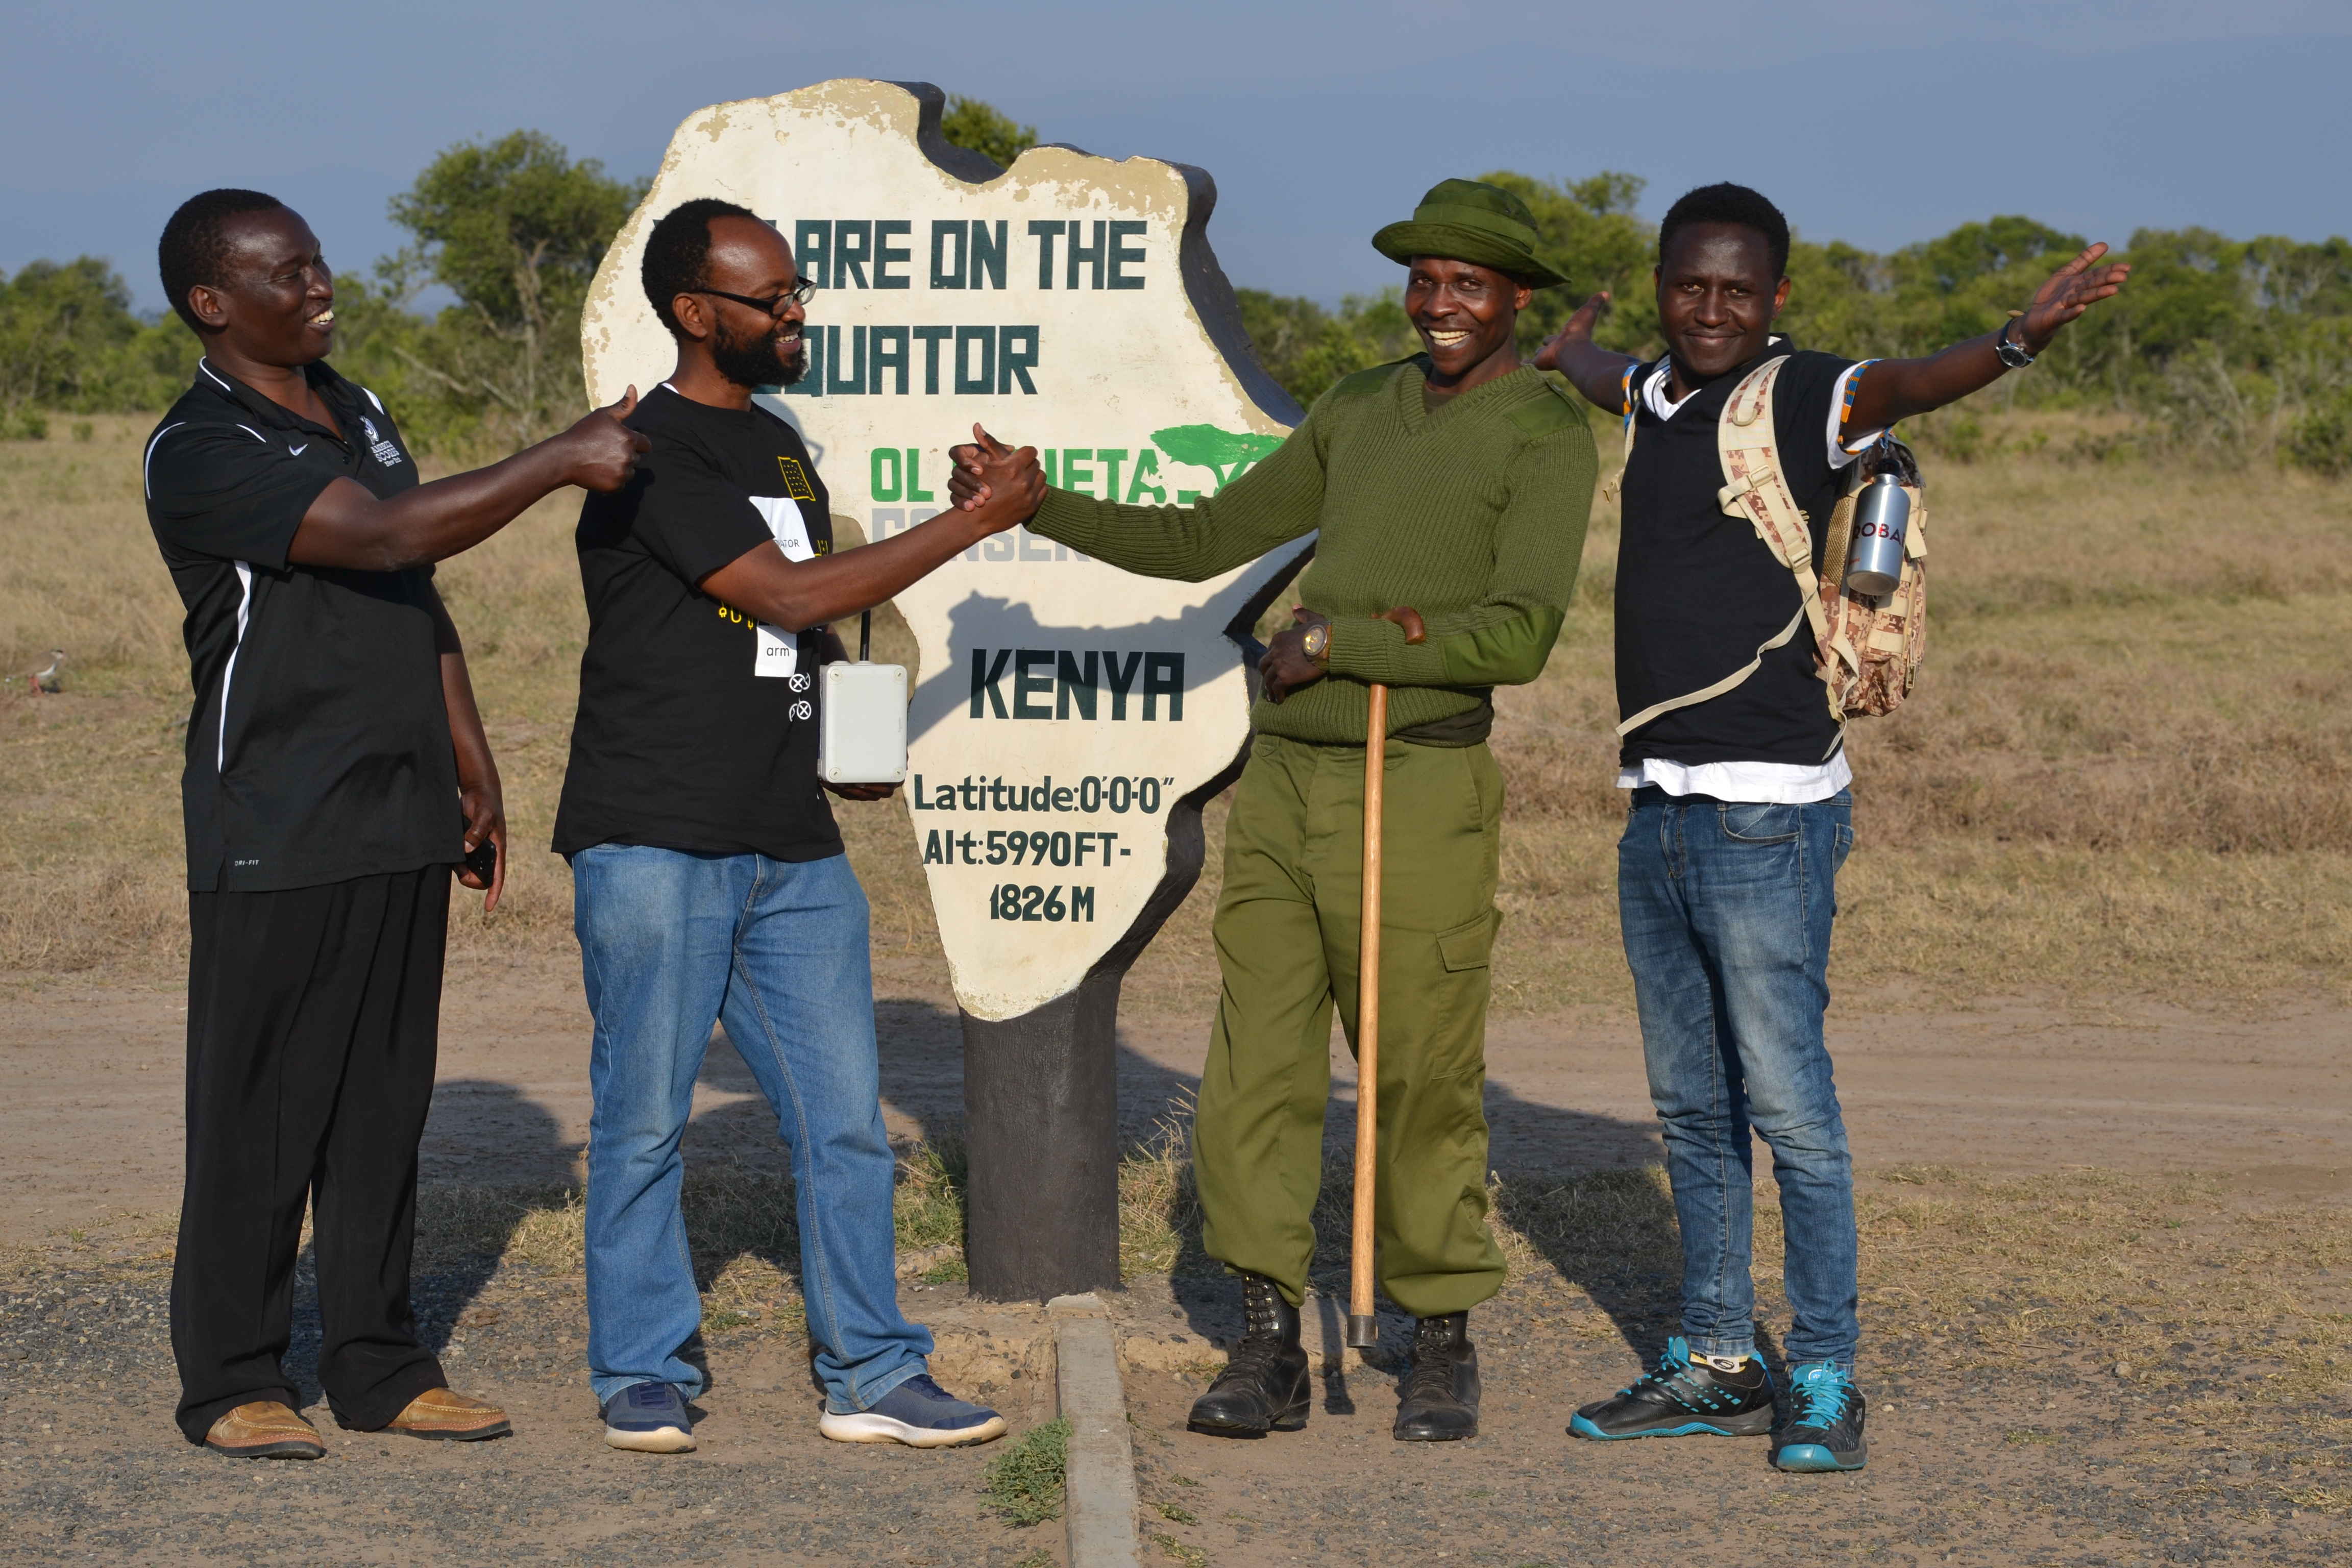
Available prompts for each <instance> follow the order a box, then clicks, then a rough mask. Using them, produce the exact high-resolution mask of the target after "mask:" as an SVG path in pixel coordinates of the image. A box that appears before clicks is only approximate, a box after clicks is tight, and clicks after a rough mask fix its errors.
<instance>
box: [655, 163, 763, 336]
mask: <svg viewBox="0 0 2352 1568" xmlns="http://www.w3.org/2000/svg"><path fill="white" fill-rule="evenodd" d="M722 217H748V218H750V219H751V221H752V222H753V223H757V222H759V221H760V215H759V214H757V213H754V212H747V211H745V210H744V209H743V208H741V207H739V206H737V205H735V204H734V203H733V202H722V201H720V200H719V199H718V198H717V197H715V196H698V197H696V198H695V199H694V200H693V201H690V202H680V203H679V204H678V205H676V206H674V207H672V208H670V209H669V211H667V212H666V213H664V214H662V216H661V217H660V219H659V220H658V221H656V223H655V225H654V231H653V233H651V234H649V235H647V236H646V258H645V262H644V264H643V266H642V268H640V276H642V277H643V278H644V279H645V285H646V299H647V300H651V301H652V302H653V307H654V314H655V315H656V316H659V317H660V318H661V324H662V325H663V326H665V327H667V328H668V329H669V331H670V336H672V337H676V336H677V317H676V316H674V315H672V314H671V313H670V308H669V302H670V301H671V300H675V299H677V297H678V296H679V295H680V294H690V293H692V292H693V291H694V290H695V289H699V288H701V287H702V286H703V279H704V278H705V277H706V276H707V275H708V274H709V268H710V226H711V223H712V222H713V221H714V220H716V219H719V218H722Z"/></svg>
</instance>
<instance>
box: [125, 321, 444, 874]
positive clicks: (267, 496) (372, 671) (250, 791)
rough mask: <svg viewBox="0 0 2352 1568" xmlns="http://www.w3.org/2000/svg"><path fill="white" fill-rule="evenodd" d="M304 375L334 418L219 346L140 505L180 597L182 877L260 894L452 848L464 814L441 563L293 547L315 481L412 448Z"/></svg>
mask: <svg viewBox="0 0 2352 1568" xmlns="http://www.w3.org/2000/svg"><path fill="white" fill-rule="evenodd" d="M304 374H306V375H307V376H308V377H309V378H310V384H311V385H312V386H313V387H314V388H316V389H317V391H318V393H319V395H320V398H322V399H323V400H324V401H325V403H326V405H327V406H328V407H329V408H330V409H331V410H332V411H333V413H334V416H335V421H336V423H337V424H339V425H340V426H342V428H341V431H336V430H330V429H328V428H326V427H325V426H320V425H314V424H312V423H311V422H310V420H308V419H304V418H302V417H300V416H298V415H296V414H294V413H292V412H290V411H289V410H287V409H285V408H281V407H279V406H278V405H277V404H275V403H272V402H271V401H270V400H269V399H268V398H267V397H264V396H263V395H261V394H259V393H258V392H256V391H255V390H254V389H253V388H251V387H249V386H247V385H246V384H243V383H242V382H239V381H237V380H236V379H235V378H234V377H231V376H228V375H226V374H223V373H222V372H220V371H219V370H218V369H216V368H215V366H214V365H213V364H212V363H211V362H210V361H208V360H207V361H200V362H198V363H197V366H196V380H195V384H194V385H193V386H191V387H190V388H189V389H188V391H187V392H186V394H185V395H183V396H182V397H181V399H180V400H179V402H177V403H175V404H173V405H172V411H171V412H170V413H169V414H166V415H165V416H163V423H162V424H160V425H158V426H156V427H155V433H154V435H153V436H152V437H150V438H149V440H148V443H147V454H146V460H145V479H146V489H147V521H148V523H149V525H150V526H151V527H152V528H153V529H154V531H155V542H156V544H157V545H158V546H159V547H161V549H162V550H163V562H164V564H165V565H167V566H169V567H170V568H171V569H172V580H173V584H175V585H176V586H177V587H178V588H179V590H180V600H181V603H182V604H184V605H186V606H187V612H188V614H187V620H186V622H185V624H184V628H183V635H184V637H185V638H186V641H187V646H188V663H189V668H190V674H191V676H192V678H193V680H194V688H195V701H194V706H193V707H192V708H191V709H190V710H189V715H188V757H187V766H186V768H185V770H184V772H183V773H182V774H181V783H180V795H181V805H182V809H183V811H184V814H185V816H186V821H187V837H188V887H189V889H190V890H192V891H194V892H200V893H201V892H265V891H269V890H273V889H284V888H308V887H315V886H318V885H320V884H321V883H326V882H340V881H345V880H348V879H351V878H353V877H366V876H373V875H375V874H377V873H380V872H387V871H412V870H415V869H417V868H420V867H424V866H430V865H435V864H439V863H454V862H456V861H457V859H458V858H459V856H460V854H461V852H462V847H463V837H464V832H465V824H464V820H463V816H462V813H461V812H460V810H459V807H458V804H457V759H456V755H455V753H454V752H453V751H452V749H451V745H450V741H449V714H448V710H447V708H446V705H445V704H444V702H443V700H442V697H441V660H440V655H439V653H438V651H437V650H436V647H435V640H434V619H435V617H434V608H435V604H436V599H435V595H434V591H433V571H432V568H431V567H416V568H412V569H409V570H406V571H400V572H361V571H353V570H350V569H346V568H342V567H331V566H299V565H295V564H293V563H290V562H289V561H288V560H287V559H286V552H287V551H288V550H289V549H290V548H292V546H293V542H294V531H295V530H296V529H297V528H298V527H299V526H300V524H301V521H302V514H303V513H304V512H306V511H308V510H310V503H311V502H312V501H314V500H317V499H318V497H319V492H320V491H321V490H323V489H326V488H327V486H328V485H330V484H331V483H333V482H334V481H335V480H336V479H357V480H358V481H359V482H360V483H361V484H363V485H365V486H366V487H367V488H368V489H370V490H372V491H373V492H374V493H375V494H376V495H378V496H386V497H388V496H393V495H396V494H398V493H399V492H400V491H402V490H404V489H408V488H409V487H411V486H412V485H414V484H415V483H416V464H415V459H413V458H411V457H410V456H409V454H408V451H407V449H406V448H405V447H404V446H403V445H402V443H401V439H400V431H399V429H398V427H397V426H394V423H393V420H392V416H390V415H389V414H386V413H385V412H384V408H383V404H382V403H380V402H378V401H377V399H376V396H375V395H374V394H373V393H372V392H369V391H367V390H366V389H365V388H363V387H360V386H356V385H354V384H352V383H351V382H348V381H345V380H344V379H343V378H342V377H341V376H340V375H337V374H335V373H334V372H333V371H332V370H331V369H329V368H328V367H327V366H326V365H324V364H313V365H310V366H309V367H308V368H307V369H306V371H305V372H304Z"/></svg>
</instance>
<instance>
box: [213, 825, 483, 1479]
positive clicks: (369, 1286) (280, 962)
mask: <svg viewBox="0 0 2352 1568" xmlns="http://www.w3.org/2000/svg"><path fill="white" fill-rule="evenodd" d="M188 925H189V929H190V933H191V936H192V937H193V942H192V944H191V946H192V952H191V953H190V957H189V965H188V1165H187V1186H186V1190H185V1194H184V1197H183V1199H182V1202H181V1206H180V1246H179V1256H178V1258H177V1260H176V1261H175V1262H174V1264H173V1269H172V1353H173V1357H174V1358H175V1359H176V1360H177V1361H178V1363H179V1367H180V1408H179V1424H180V1430H181V1431H182V1432H184V1433H185V1434H186V1435H187V1438H188V1441H190V1442H191V1443H201V1442H203V1441H204V1436H205V1431H206V1430H207V1429H208V1428H210V1427H211V1426H212V1424H213V1423H214V1422H215V1420H217V1419H219V1418H220V1416H221V1415H223V1414H224V1413H225V1412H226V1411H228V1410H230V1409H232V1408H234V1407H235V1406H236V1405H243V1404H246V1403H247V1402H248V1401H251V1400H257V1399H280V1400H284V1401H285V1402H286V1403H287V1404H289V1405H295V1404H297V1403H298V1401H297V1400H296V1398H295V1396H294V1394H293V1390H292V1385H291V1384H289V1382H288V1380H287V1377H286V1372H285V1367H284V1364H283V1363H284V1357H285V1354H286V1346H287V1342H288V1340H289V1337H290V1334H291V1319H292V1313H293V1296H294V1263H295V1258H296V1256H297V1253H298V1250H299V1246H300V1243H301V1235H302V1213H303V1209H304V1206H305V1205H306V1203H307V1205H309V1206H310V1210H311V1213H312V1217H313V1224H312V1245H313V1247H314V1248H315V1250H316V1256H317V1260H318V1272H319V1316H320V1323H321V1326H322V1328H323V1331H324V1338H323V1342H322V1343H321V1345H320V1352H319V1381H320V1384H321V1385H322V1386H323V1387H324V1388H325V1390H326V1394H327V1400H328V1404H329V1406H330V1407H331V1409H332V1410H333V1411H334V1413H335V1419H336V1420H338V1421H340V1422H341V1424H342V1425H343V1426H348V1427H354V1428H357V1429H359V1430H361V1431H373V1430H374V1429H376V1428H378V1427H381V1426H385V1425H386V1424H388V1423H389V1422H390V1421H391V1420H392V1418H393V1417H394V1416H395V1415H399V1414H400V1412H401V1411H402V1410H403V1409H404V1407H405V1406H406V1405H407V1404H408V1402H409V1401H410V1400H412V1399H414V1398H415V1397H416V1396H417V1395H418V1394H423V1393H424V1392H425V1391H426V1390H427V1389H431V1388H437V1387H440V1386H442V1385H443V1384H444V1383H445V1382H446V1379H445V1378H444V1377H443V1375H442V1372H441V1363H440V1362H439V1361H438V1360H437V1359H436V1357H435V1356H434V1355H433V1353H432V1352H430V1351H427V1350H426V1349H425V1348H424V1346H422V1345H420V1344H418V1343H417V1341H416V1320H415V1315H414V1313H413V1312H412V1311H411V1310H410V1307H409V1300H408V1271H409V1255H410V1251H411V1249H412V1247H413V1246H414V1244H415V1233H416V1143H417V1140H418V1138H419V1137H420V1136H421V1135H422V1134H423V1133H424V1131H425V1112H426V1110H428V1109H429V1108H430V1107H431V1105H432V1100H433V1066H434V1055H435V1049H436V1043H437V1036H438V1030H439V1024H440V1007H441V963H442V953H443V948H444V945H445V943H446V940H447V936H448V930H449V868H447V867H446V866H428V867H426V868H424V869H423V870H421V871H404V872H394V873H392V874H389V875H383V876H375V877H361V878H357V879H353V880H352V881H348V882H334V883H330V884H328V885H326V886H324V887H318V888H297V889H289V890H287V891H284V892H274V893H191V894H190V895H189V896H188Z"/></svg>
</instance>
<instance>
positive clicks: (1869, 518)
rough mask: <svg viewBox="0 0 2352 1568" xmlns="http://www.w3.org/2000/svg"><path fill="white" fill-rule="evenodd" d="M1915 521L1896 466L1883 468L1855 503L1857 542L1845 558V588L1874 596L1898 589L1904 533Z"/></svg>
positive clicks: (1901, 577)
mask: <svg viewBox="0 0 2352 1568" xmlns="http://www.w3.org/2000/svg"><path fill="white" fill-rule="evenodd" d="M1910 523H1911V497H1910V495H1909V494H1908V492H1906V490H1905V489H1903V475H1902V473H1901V471H1900V470H1899V469H1898V468H1895V466H1894V465H1892V464H1890V465H1888V466H1887V467H1885V468H1881V469H1880V470H1879V471H1878V472H1877V474H1876V475H1874V476H1873V478H1872V479H1871V480H1870V482H1869V483H1867V484H1865V485H1864V486H1863V487H1862V494H1861V495H1860V496H1858V497H1857V498H1855V500H1854V506H1853V545H1852V546H1851V547H1850V549H1849V550H1848V552H1847V553H1846V558H1845V589H1846V592H1848V593H1851V594H1861V595H1866V596H1867V597H1870V598H1874V599H1875V598H1877V597H1879V596H1880V595H1885V594H1892V593H1893V592H1895V584H1897V583H1899V582H1901V581H1902V580H1903V535H1904V533H1905V531H1906V530H1907V529H1908V528H1909V526H1910Z"/></svg>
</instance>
